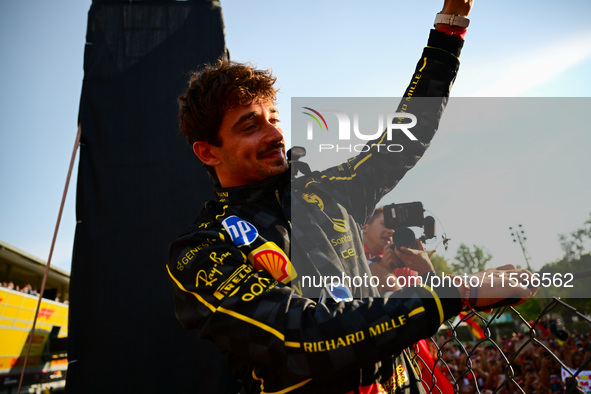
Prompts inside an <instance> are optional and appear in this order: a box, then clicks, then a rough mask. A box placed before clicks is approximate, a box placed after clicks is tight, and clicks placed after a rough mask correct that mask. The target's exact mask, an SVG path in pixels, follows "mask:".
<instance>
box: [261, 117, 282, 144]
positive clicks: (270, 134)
mask: <svg viewBox="0 0 591 394" xmlns="http://www.w3.org/2000/svg"><path fill="white" fill-rule="evenodd" d="M265 140H266V141H267V142H279V141H283V130H282V129H281V127H279V126H277V125H276V124H273V123H271V122H269V121H267V122H266V124H265Z"/></svg>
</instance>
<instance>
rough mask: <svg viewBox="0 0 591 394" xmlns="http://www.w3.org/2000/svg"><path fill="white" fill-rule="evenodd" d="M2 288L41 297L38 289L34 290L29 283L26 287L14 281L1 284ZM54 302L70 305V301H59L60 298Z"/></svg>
mask: <svg viewBox="0 0 591 394" xmlns="http://www.w3.org/2000/svg"><path fill="white" fill-rule="evenodd" d="M0 286H1V287H4V288H6V289H9V290H14V291H18V292H20V293H25V294H30V295H32V296H35V297H39V292H38V291H37V289H34V288H33V286H31V284H29V283H27V284H26V285H24V286H20V285H18V284H14V282H12V281H9V282H0ZM54 301H57V302H63V303H64V304H68V300H65V301H61V300H60V299H59V297H56V298H55V300H54Z"/></svg>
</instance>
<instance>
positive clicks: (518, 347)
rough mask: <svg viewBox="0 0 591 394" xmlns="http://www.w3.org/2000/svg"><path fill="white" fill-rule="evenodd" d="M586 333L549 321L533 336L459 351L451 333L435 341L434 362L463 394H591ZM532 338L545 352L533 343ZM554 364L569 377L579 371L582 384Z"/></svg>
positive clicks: (590, 344)
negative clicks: (437, 353) (437, 347)
mask: <svg viewBox="0 0 591 394" xmlns="http://www.w3.org/2000/svg"><path fill="white" fill-rule="evenodd" d="M532 323H533V322H532ZM589 331H591V327H589V329H588V330H587V332H584V333H579V332H572V333H569V332H568V331H567V330H565V329H563V328H559V322H558V321H557V320H555V319H552V318H547V319H544V320H541V321H539V323H538V324H536V325H535V327H533V328H532V330H529V329H527V330H525V332H520V333H514V334H513V335H512V336H511V337H502V338H499V339H498V340H497V341H496V342H492V341H491V340H484V341H482V342H480V341H476V342H475V345H464V346H463V348H462V346H461V345H460V344H459V342H458V341H457V340H455V339H451V340H450V338H451V331H450V332H449V333H448V337H446V336H440V337H439V338H438V342H439V343H438V346H439V347H440V348H441V351H440V352H439V355H436V356H435V358H436V359H437V357H439V358H440V359H441V360H442V361H443V362H442V361H439V362H438V363H437V366H438V367H439V368H440V369H441V370H442V371H443V373H444V374H445V375H446V377H447V378H448V379H449V380H450V382H451V383H452V385H453V384H454V383H455V382H457V384H458V388H457V389H458V391H459V392H460V393H463V394H470V393H475V392H477V390H476V387H478V391H480V392H481V393H492V392H497V393H500V394H510V393H511V394H512V393H521V390H523V391H524V392H525V393H527V394H530V393H535V394H558V393H587V392H591V390H590V387H589V383H590V382H589V381H588V377H589V370H591V334H590V333H589ZM532 336H533V337H534V338H536V340H538V341H539V342H540V343H541V344H542V345H543V346H542V345H540V344H538V343H536V342H534V341H532ZM464 349H465V351H464ZM557 360H560V361H561V362H562V363H563V364H564V365H565V366H566V367H568V368H569V369H570V370H571V371H572V373H573V374H574V373H577V372H579V371H580V372H579V373H578V376H579V379H580V381H578V382H577V381H576V380H574V379H572V377H571V376H572V375H571V373H568V372H567V370H566V369H564V368H563V367H562V365H561V364H560V363H559V362H558V361H557ZM452 375H453V378H452ZM511 378H512V379H511ZM516 384H517V385H519V387H520V388H521V390H520V389H519V388H517V387H516V386H515V385H516ZM435 392H437V390H436V389H435Z"/></svg>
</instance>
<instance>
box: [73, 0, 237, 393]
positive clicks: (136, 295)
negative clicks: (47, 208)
mask: <svg viewBox="0 0 591 394" xmlns="http://www.w3.org/2000/svg"><path fill="white" fill-rule="evenodd" d="M225 53H226V48H225V42H224V32H223V19H222V12H221V7H220V5H219V2H216V1H191V2H187V1H183V2H170V1H166V2H154V1H151V2H147V1H144V2H129V1H125V2H123V1H121V2H115V1H95V2H93V4H92V6H91V8H90V11H89V15H88V31H87V44H86V48H85V54H84V81H83V87H82V95H81V102H80V111H79V122H80V125H81V129H82V138H81V143H80V163H79V171H78V188H77V201H76V215H77V222H78V223H77V227H76V236H75V242H74V252H73V261H72V273H71V286H70V316H69V322H70V325H69V349H68V358H69V367H68V377H67V391H68V393H74V394H76V393H85V394H88V393H158V394H161V393H216V394H218V393H237V392H238V391H239V388H238V385H237V383H236V380H235V379H234V378H232V377H231V375H230V373H229V370H228V367H227V365H226V363H225V361H224V360H223V358H222V357H221V355H220V354H218V352H217V351H216V350H215V348H214V346H213V345H212V344H211V343H210V342H208V341H205V340H202V339H200V338H199V337H198V332H195V331H187V330H184V329H183V328H182V326H181V325H180V323H178V322H177V321H176V318H175V316H174V306H173V300H172V292H171V289H170V285H169V283H168V275H167V272H166V269H165V263H166V256H167V248H168V245H169V243H170V242H171V241H172V240H174V239H175V238H176V237H177V235H179V234H180V233H181V232H182V231H183V230H184V228H185V227H186V226H188V225H189V223H190V222H191V221H192V220H193V217H194V216H195V215H196V213H197V212H198V210H199V209H200V208H201V206H202V205H203V203H204V202H205V201H206V200H208V199H210V198H211V196H212V186H211V181H210V180H209V179H208V178H207V175H206V172H205V170H204V169H203V168H202V166H201V164H200V163H199V161H198V160H197V158H196V157H195V156H194V155H193V153H192V151H191V148H190V146H189V145H188V144H187V142H186V141H185V139H184V137H183V135H182V134H181V133H180V131H178V130H179V127H178V120H177V103H176V98H177V96H178V94H179V93H180V92H182V91H183V90H184V88H185V86H186V83H187V80H188V76H189V74H190V71H192V70H194V69H196V68H198V67H199V65H201V64H204V63H206V62H210V61H213V60H215V59H216V58H218V57H219V56H221V55H222V54H225Z"/></svg>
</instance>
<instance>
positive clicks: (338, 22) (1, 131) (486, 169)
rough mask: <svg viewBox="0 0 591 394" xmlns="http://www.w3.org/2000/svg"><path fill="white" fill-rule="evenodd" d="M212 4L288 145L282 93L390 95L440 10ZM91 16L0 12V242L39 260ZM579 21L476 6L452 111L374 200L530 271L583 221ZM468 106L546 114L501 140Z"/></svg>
mask: <svg viewBox="0 0 591 394" xmlns="http://www.w3.org/2000/svg"><path fill="white" fill-rule="evenodd" d="M221 4H222V9H223V14H224V21H225V34H226V45H227V47H228V48H229V51H230V55H231V57H232V59H234V60H239V61H249V62H252V63H254V64H256V65H257V66H259V67H272V69H273V72H274V73H275V74H276V75H277V76H278V83H277V85H278V86H279V88H280V91H279V95H278V108H279V110H280V113H281V121H282V125H283V128H284V130H285V131H286V137H287V141H288V143H289V142H291V134H290V124H291V114H290V111H291V107H290V102H291V98H292V97H397V96H400V95H401V94H402V93H403V91H404V88H405V87H406V85H407V84H408V82H409V81H410V77H411V75H412V72H413V70H414V65H415V63H416V61H417V60H418V58H419V56H420V53H421V50H422V48H423V46H424V45H425V43H426V39H427V36H428V30H429V29H430V27H431V26H432V22H433V19H434V17H435V14H436V13H437V12H438V11H439V10H440V9H441V4H442V1H435V0H425V1H420V2H400V1H392V0H390V1H383V0H379V1H373V2H359V1H355V2H353V1H350V0H325V1H322V2H316V1H314V2H313V1H309V0H302V1H297V2H287V1H282V2H278V1H267V0H265V1H255V2H244V1H239V0H226V1H222V2H221ZM368 4H369V5H368ZM90 5H91V1H89V0H84V1H83V0H53V1H51V2H48V1H43V0H25V1H23V0H4V1H2V2H0V59H1V63H0V67H1V71H2V72H1V73H0V86H2V89H1V90H0V104H1V105H0V180H1V181H2V189H1V191H0V240H2V241H4V242H7V243H9V244H11V245H13V246H15V247H17V248H19V249H22V250H24V251H25V252H27V253H30V254H32V255H34V256H37V257H39V258H42V259H44V260H46V259H47V258H48V256H49V251H50V245H51V240H52V238H53V233H54V229H55V226H56V221H57V218H58V212H59V207H60V202H61V198H62V193H63V191H64V185H65V182H66V175H67V171H68V166H69V162H70V157H71V155H72V150H73V148H74V141H75V136H76V131H77V116H78V105H79V100H80V92H81V87H82V79H83V53H84V43H85V33H86V23H87V14H88V10H89V8H90ZM589 15H591V2H589V1H588V0H564V1H562V2H560V3H556V2H555V1H548V0H539V1H533V0H522V1H512V0H499V1H495V2H490V1H489V2H485V1H482V0H476V1H475V4H474V8H473V11H472V13H471V15H470V19H471V25H470V27H469V29H468V34H467V36H466V43H465V46H464V49H463V52H462V57H461V62H462V65H461V69H460V73H459V75H458V79H457V81H456V84H455V86H454V88H453V91H452V96H453V97H457V98H460V101H452V102H451V104H450V108H449V109H448V112H449V113H446V114H445V115H446V117H444V121H443V123H442V129H441V130H440V133H439V134H438V136H437V137H436V139H435V140H434V142H433V145H432V147H431V148H430V150H429V151H428V153H427V155H426V156H425V158H424V160H422V161H421V162H420V164H419V166H417V167H416V168H415V169H413V170H412V171H411V172H410V173H409V174H408V175H407V177H406V178H405V179H404V180H403V181H402V182H401V183H400V185H399V186H398V187H397V188H396V189H395V190H394V192H393V193H392V194H391V195H389V196H388V197H387V198H386V200H385V201H384V202H387V203H390V202H407V201H417V200H419V201H423V202H424V204H425V206H426V207H428V208H430V209H431V210H433V211H434V213H435V214H436V215H437V216H438V218H440V219H441V222H442V223H443V225H444V226H445V230H446V232H447V234H448V236H450V237H451V238H452V241H451V244H450V249H449V250H448V251H447V253H445V257H447V258H449V259H452V258H453V256H454V250H455V248H457V247H458V246H459V245H460V243H465V244H468V245H481V246H485V247H486V248H487V249H488V250H489V251H490V252H491V253H492V255H493V256H494V258H493V261H492V262H491V264H492V265H500V264H505V263H513V264H523V256H522V253H521V250H520V249H519V247H518V246H517V245H515V244H513V242H512V239H511V236H510V234H509V230H508V227H509V226H517V225H518V224H522V225H523V228H524V229H525V232H526V235H527V243H526V246H527V250H528V255H529V257H530V259H531V260H530V261H531V264H532V266H533V267H534V268H539V267H541V266H542V265H543V264H545V263H548V262H552V261H555V260H558V259H560V257H561V256H562V251H561V249H560V245H559V243H558V235H559V234H565V233H569V232H571V231H573V230H575V229H576V228H578V227H580V226H581V225H582V224H583V223H584V221H585V220H587V219H588V218H589V213H590V212H591V199H590V198H589V196H590V194H591V193H590V192H591V182H589V179H591V165H590V164H591V159H590V157H589V155H588V154H587V152H586V147H588V146H590V145H591V136H590V135H589V133H588V132H587V133H585V132H584V131H585V129H584V127H585V125H584V114H585V111H586V109H589V104H591V102H590V101H589V100H588V99H587V100H586V99H585V98H586V97H589V96H591V95H590V93H591V72H590V71H591V44H590V43H591V23H589V21H588V16H589ZM482 97H493V98H497V99H496V100H495V101H494V103H495V105H496V104H498V105H499V106H500V107H502V105H507V104H509V105H511V104H515V103H518V104H519V105H520V107H519V108H528V107H529V106H531V105H534V106H535V105H536V102H535V101H534V100H533V99H532V100H528V99H527V98H538V97H549V98H554V101H550V102H547V103H550V107H544V106H541V107H540V108H546V112H541V113H540V110H539V108H538V111H536V110H533V109H532V110H531V112H525V113H526V114H527V115H529V118H528V119H529V121H525V120H523V119H522V122H521V123H512V124H511V125H512V128H508V127H506V124H504V123H501V122H499V119H502V118H501V117H496V116H494V115H495V112H491V111H483V112H479V111H478V110H476V109H475V110H474V112H473V113H469V114H466V113H462V111H461V110H458V109H454V108H453V107H452V106H453V105H455V103H461V102H462V101H461V100H462V99H463V100H470V99H471V98H474V99H476V98H482ZM503 98H512V100H509V99H507V100H504V99H503ZM515 98H519V99H515ZM561 98H563V99H564V100H561ZM513 100H516V101H513ZM478 102H480V103H482V102H484V103H486V101H483V100H481V99H478ZM554 104H556V105H557V106H558V107H559V108H560V111H558V112H556V110H555V109H553V108H554V107H552V105H554ZM521 105H523V106H524V107H521ZM503 108H505V109H506V107H503ZM569 110H570V111H571V112H568V111H569ZM452 111H456V112H452ZM458 111H459V112H458ZM476 114H478V115H476ZM542 114H543V115H545V116H546V117H547V119H546V118H545V117H544V116H542ZM569 114H573V116H572V117H569V116H570V115H569ZM447 115H449V117H447ZM491 115H492V116H491ZM532 117H533V118H534V119H532ZM464 119H471V120H472V121H476V123H478V120H482V122H481V127H479V128H478V130H476V131H474V130H473V127H472V126H469V125H471V124H473V123H469V122H468V120H466V122H463V120H464ZM512 119H513V118H512ZM546 120H548V121H546ZM550 121H552V122H550ZM542 126H544V127H542ZM511 129H513V130H517V131H515V133H517V132H518V133H519V134H518V135H517V136H516V137H515V138H514V137H513V136H512V134H511ZM587 129H588V127H587ZM76 168H77V162H76V164H75V167H74V175H73V177H72V180H71V184H70V188H69V190H68V196H67V200H66V206H65V209H64V214H63V217H62V219H61V226H60V229H59V233H58V237H57V244H56V248H55V251H54V254H53V258H52V265H53V266H57V267H59V268H62V269H65V270H67V271H69V270H70V265H71V253H72V244H73V239H74V231H75V223H76V218H75V209H74V207H75V190H76ZM438 251H439V250H438Z"/></svg>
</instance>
